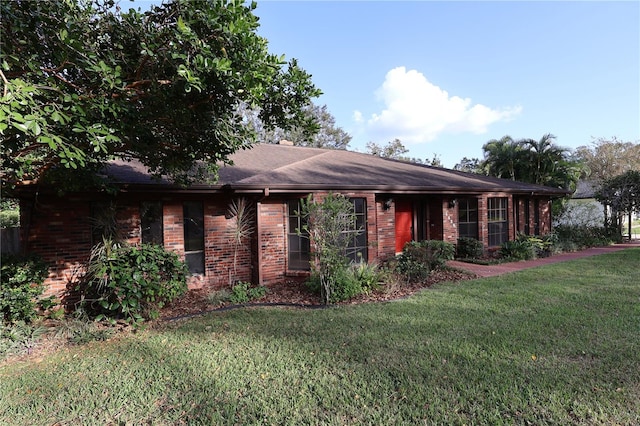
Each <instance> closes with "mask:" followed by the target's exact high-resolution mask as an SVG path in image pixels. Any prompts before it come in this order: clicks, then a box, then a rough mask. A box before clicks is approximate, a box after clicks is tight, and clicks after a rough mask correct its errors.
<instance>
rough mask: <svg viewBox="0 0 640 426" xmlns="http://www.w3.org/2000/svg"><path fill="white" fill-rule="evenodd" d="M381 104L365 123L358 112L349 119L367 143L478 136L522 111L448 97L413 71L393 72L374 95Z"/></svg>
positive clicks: (518, 107) (404, 69)
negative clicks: (373, 141)
mask: <svg viewBox="0 0 640 426" xmlns="http://www.w3.org/2000/svg"><path fill="white" fill-rule="evenodd" d="M376 96H377V98H378V99H379V100H380V101H382V102H383V104H384V109H383V111H382V112H380V113H377V114H372V115H371V117H370V118H369V119H365V118H364V117H363V116H362V113H361V112H360V111H355V112H354V115H353V118H354V121H356V122H357V123H358V124H360V125H363V126H364V127H365V128H364V129H363V130H364V132H365V133H367V134H368V136H369V139H370V140H375V141H381V142H382V141H386V140H387V139H388V140H391V139H392V138H399V139H400V140H401V141H402V142H408V143H420V142H428V141H431V140H434V139H435V138H436V137H437V136H438V135H440V134H441V133H462V132H465V133H467V132H468V133H475V134H482V133H485V132H486V131H487V130H488V127H489V125H491V124H493V123H496V122H499V121H508V120H510V119H512V118H513V117H514V116H516V115H518V114H519V113H520V112H521V111H522V107H520V106H516V107H509V108H503V109H492V108H489V107H487V106H485V105H482V104H475V105H473V104H472V103H471V99H469V98H464V99H463V98H461V97H459V96H450V95H449V93H447V92H446V91H445V90H443V89H441V88H440V87H438V86H436V85H434V84H433V83H431V82H430V81H429V80H427V78H426V77H425V76H424V75H423V74H422V73H420V72H418V71H416V70H409V71H407V70H406V68H405V67H398V68H394V69H392V70H391V71H389V72H388V73H387V75H386V77H385V81H384V83H383V84H382V86H381V87H380V88H379V89H378V90H377V91H376Z"/></svg>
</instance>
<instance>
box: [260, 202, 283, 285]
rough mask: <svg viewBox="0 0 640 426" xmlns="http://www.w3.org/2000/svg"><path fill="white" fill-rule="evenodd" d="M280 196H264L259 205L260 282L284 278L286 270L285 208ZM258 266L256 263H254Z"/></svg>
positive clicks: (266, 282)
mask: <svg viewBox="0 0 640 426" xmlns="http://www.w3.org/2000/svg"><path fill="white" fill-rule="evenodd" d="M286 207H287V206H286V204H285V200H284V199H282V198H277V197H274V198H266V199H264V200H262V201H261V202H260V206H259V218H258V221H259V225H258V228H259V239H260V248H259V253H260V260H259V262H260V266H259V267H260V268H261V270H260V273H259V275H260V279H261V280H262V284H269V283H274V282H277V281H279V280H282V279H284V277H285V273H286V270H287V249H286V247H287V230H286V223H287V208H286ZM256 266H258V265H256Z"/></svg>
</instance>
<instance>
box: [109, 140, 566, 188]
mask: <svg viewBox="0 0 640 426" xmlns="http://www.w3.org/2000/svg"><path fill="white" fill-rule="evenodd" d="M230 158H231V160H232V161H233V165H232V166H222V167H221V168H220V172H219V180H218V182H217V183H216V184H214V185H205V184H198V183H196V184H194V185H192V186H191V187H190V188H191V189H200V190H203V189H211V190H215V189H220V188H222V187H223V186H227V187H231V188H233V189H235V190H236V191H243V190H252V189H253V190H255V189H262V188H269V189H270V190H271V191H274V190H275V191H278V190H281V191H305V190H312V189H334V190H339V189H353V190H356V189H360V190H373V191H377V192H416V193H436V192H449V193H459V192H466V193H469V192H487V191H493V192H495V191H505V192H512V193H532V192H533V193H536V194H548V195H564V194H565V191H564V190H562V189H557V188H550V187H545V186H539V185H532V184H527V183H521V182H514V181H511V180H506V179H498V178H493V177H488V176H481V175H476V174H472V173H464V172H458V171H454V170H449V169H443V168H438V167H431V166H425V165H420V164H414V163H407V162H401V161H395V160H389V159H384V158H380V157H375V156H372V155H369V154H363V153H358V152H351V151H344V150H329V149H319V148H307V147H297V146H286V145H271V144H258V145H255V146H254V147H253V148H251V149H248V150H242V151H238V152H236V153H234V154H233V155H232V156H231V157H230ZM106 172H107V174H108V175H110V176H112V177H113V178H114V179H115V180H116V181H119V182H121V183H123V184H129V185H136V184H141V185H163V186H167V185H170V183H169V182H168V181H166V180H160V181H157V180H156V181H154V180H152V179H151V178H150V177H149V175H148V173H147V172H146V169H145V168H144V166H142V165H141V164H140V163H138V162H124V161H113V162H111V163H110V164H109V166H108V168H107V170H106Z"/></svg>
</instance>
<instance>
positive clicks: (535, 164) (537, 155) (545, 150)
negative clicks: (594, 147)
mask: <svg viewBox="0 0 640 426" xmlns="http://www.w3.org/2000/svg"><path fill="white" fill-rule="evenodd" d="M555 139H556V137H555V136H554V135H552V134H551V133H546V134H545V135H543V136H542V138H540V140H538V141H536V140H534V139H521V140H520V141H518V143H519V144H520V145H521V146H522V148H523V149H524V150H526V151H527V157H528V159H527V160H528V161H525V162H523V163H522V164H521V166H522V167H523V169H522V170H525V171H527V175H528V176H526V181H528V182H530V183H535V184H538V185H547V184H549V183H550V181H551V180H552V179H553V177H554V175H555V174H556V171H557V168H558V166H559V165H560V163H561V162H563V161H566V155H567V153H568V150H567V149H566V148H562V147H559V146H557V145H555V144H554V141H555Z"/></svg>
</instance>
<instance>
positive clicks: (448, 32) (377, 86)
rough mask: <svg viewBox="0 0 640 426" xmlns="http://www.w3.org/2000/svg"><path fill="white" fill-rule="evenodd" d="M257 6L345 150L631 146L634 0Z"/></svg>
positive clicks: (635, 94)
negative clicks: (342, 136) (549, 142)
mask: <svg viewBox="0 0 640 426" xmlns="http://www.w3.org/2000/svg"><path fill="white" fill-rule="evenodd" d="M136 3H140V2H136ZM255 14H256V15H257V16H259V17H260V24H261V26H260V28H259V30H258V33H259V34H260V35H262V36H263V37H265V38H266V39H267V40H269V49H270V51H271V52H272V53H276V54H285V55H286V57H287V58H288V59H289V58H297V59H298V60H299V63H300V65H301V66H302V67H303V68H304V69H305V70H307V71H308V72H309V73H311V74H312V75H313V81H314V82H315V84H316V85H317V86H318V87H319V88H320V89H321V90H322V91H323V92H324V94H323V95H322V96H321V97H320V98H319V99H316V103H317V104H319V105H324V104H326V105H327V107H328V109H329V111H330V112H331V113H332V114H333V116H334V117H335V118H336V125H337V126H339V127H342V128H343V129H344V130H345V131H347V132H348V133H349V134H351V136H352V137H353V139H352V142H351V144H350V145H349V147H350V149H351V150H359V151H364V150H365V144H366V143H367V142H369V141H372V142H376V143H378V144H385V143H386V142H388V141H391V140H393V139H395V138H398V139H400V140H401V141H402V142H403V144H404V145H405V146H406V147H407V148H409V150H410V151H409V153H408V155H410V156H412V157H417V158H421V159H426V158H428V159H431V158H432V157H433V156H434V154H436V155H437V156H439V157H440V159H441V161H442V162H443V163H444V165H445V166H446V167H453V165H455V164H456V163H457V162H459V161H460V160H461V159H462V157H465V156H466V157H481V156H482V145H483V144H484V143H486V142H487V141H488V140H490V139H498V138H501V137H502V136H504V135H510V136H512V137H513V138H516V139H518V138H534V139H539V138H540V137H542V135H544V134H545V133H552V134H554V135H556V136H557V140H556V143H557V144H558V145H560V146H564V147H567V148H575V147H578V146H580V145H588V144H590V143H591V142H592V140H593V138H599V137H603V138H611V137H617V138H619V139H621V140H624V141H632V142H638V141H640V2H637V1H626V2H578V1H571V2H542V1H535V2H520V1H511V2H507V1H493V2H484V1H475V2H462V1H450V2H435V1H408V2H398V1H394V2H392V1H385V2H383V1H352V2H347V1H259V0H258V7H257V9H256V11H255Z"/></svg>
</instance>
